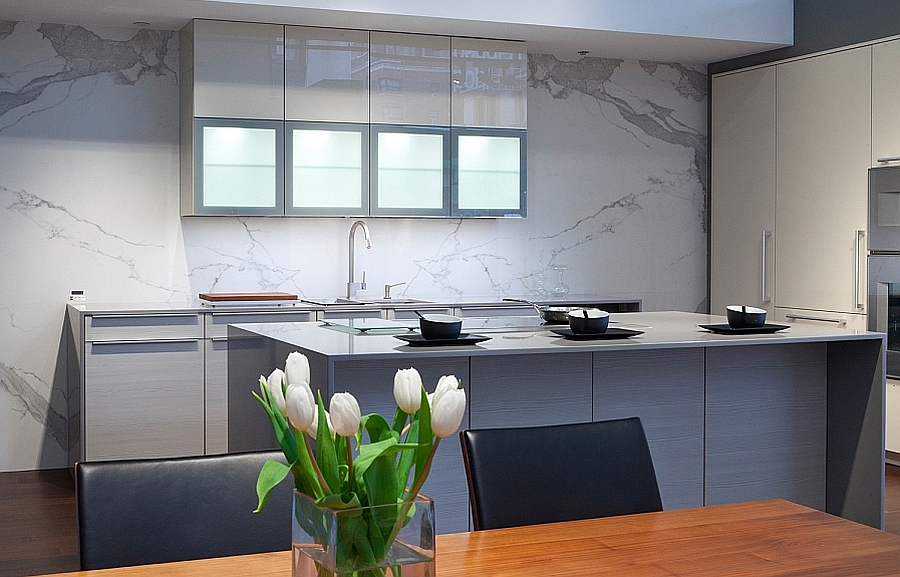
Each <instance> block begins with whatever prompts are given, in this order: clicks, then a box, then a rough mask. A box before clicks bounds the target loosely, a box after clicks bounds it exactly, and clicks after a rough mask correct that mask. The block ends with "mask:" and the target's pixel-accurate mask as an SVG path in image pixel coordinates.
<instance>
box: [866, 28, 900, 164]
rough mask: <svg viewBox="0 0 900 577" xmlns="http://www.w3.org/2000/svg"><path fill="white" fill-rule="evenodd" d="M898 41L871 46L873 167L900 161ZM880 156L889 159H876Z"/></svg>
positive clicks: (899, 52) (899, 60)
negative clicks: (883, 160)
mask: <svg viewBox="0 0 900 577" xmlns="http://www.w3.org/2000/svg"><path fill="white" fill-rule="evenodd" d="M898 94H900V40H892V41H890V42H882V43H880V44H875V45H874V46H872V166H879V165H885V164H888V163H893V164H896V163H897V162H900V98H898ZM879 159H891V160H889V161H885V162H879Z"/></svg>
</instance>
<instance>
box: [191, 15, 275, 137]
mask: <svg viewBox="0 0 900 577" xmlns="http://www.w3.org/2000/svg"><path fill="white" fill-rule="evenodd" d="M193 67H194V68H193V81H194V112H193V113H194V116H214V117H219V118H252V119H257V120H261V119H267V120H282V119H283V118H284V26H282V25H281V24H256V23H251V22H224V21H219V20H194V21H193Z"/></svg>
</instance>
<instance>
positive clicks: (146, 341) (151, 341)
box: [88, 339, 200, 345]
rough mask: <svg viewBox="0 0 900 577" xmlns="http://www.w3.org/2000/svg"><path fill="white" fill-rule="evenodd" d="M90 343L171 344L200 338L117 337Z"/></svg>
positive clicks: (195, 340)
mask: <svg viewBox="0 0 900 577" xmlns="http://www.w3.org/2000/svg"><path fill="white" fill-rule="evenodd" d="M88 342H89V343H91V344H92V345H141V344H144V345H146V344H154V343H159V344H165V343H168V344H172V343H199V342H200V339H119V340H111V341H88Z"/></svg>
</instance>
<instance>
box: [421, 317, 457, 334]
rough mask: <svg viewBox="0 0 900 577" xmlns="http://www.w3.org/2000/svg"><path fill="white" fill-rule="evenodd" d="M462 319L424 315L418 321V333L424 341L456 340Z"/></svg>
mask: <svg viewBox="0 0 900 577" xmlns="http://www.w3.org/2000/svg"><path fill="white" fill-rule="evenodd" d="M460 329H462V319H461V318H459V317H455V316H453V315H440V314H426V315H423V316H422V318H420V319H419V332H421V333H422V338H425V339H456V338H459V331H460Z"/></svg>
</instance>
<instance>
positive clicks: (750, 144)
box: [710, 66, 777, 314]
mask: <svg viewBox="0 0 900 577" xmlns="http://www.w3.org/2000/svg"><path fill="white" fill-rule="evenodd" d="M712 92H713V98H712V138H711V142H712V180H711V192H710V214H711V218H710V236H711V241H710V312H711V313H713V314H725V307H726V306H728V305H732V304H741V305H753V306H756V307H760V308H764V309H766V310H767V311H768V312H769V313H770V314H771V313H772V312H773V302H772V295H773V294H774V288H775V242H776V241H777V239H776V238H775V237H774V236H773V235H774V232H775V67H774V66H769V67H765V68H757V69H754V70H748V71H744V72H738V73H735V74H727V75H722V76H715V77H714V78H713V79H712Z"/></svg>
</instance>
